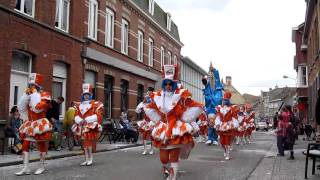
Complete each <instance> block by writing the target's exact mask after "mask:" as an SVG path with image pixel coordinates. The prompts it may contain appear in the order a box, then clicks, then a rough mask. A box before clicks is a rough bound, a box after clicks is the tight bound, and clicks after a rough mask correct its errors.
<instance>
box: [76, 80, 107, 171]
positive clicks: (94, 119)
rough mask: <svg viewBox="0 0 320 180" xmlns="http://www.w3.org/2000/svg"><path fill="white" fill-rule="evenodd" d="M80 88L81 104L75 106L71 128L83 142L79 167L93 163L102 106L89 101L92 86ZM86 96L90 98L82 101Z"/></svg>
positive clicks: (100, 127)
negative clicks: (81, 161)
mask: <svg viewBox="0 0 320 180" xmlns="http://www.w3.org/2000/svg"><path fill="white" fill-rule="evenodd" d="M82 88H83V95H82V96H83V97H82V102H81V103H80V104H76V106H75V107H76V113H75V118H74V120H75V123H74V125H73V126H72V131H73V133H74V134H75V135H76V136H78V137H80V138H81V139H82V140H83V147H84V150H85V162H83V163H82V164H81V165H83V166H85V165H87V166H89V165H91V164H92V163H93V155H92V148H93V147H95V145H96V142H97V140H98V138H99V135H100V132H101V131H102V126H101V123H102V112H103V104H102V103H101V102H99V101H94V100H92V99H91V97H92V86H91V85H90V84H83V86H82ZM86 94H87V95H88V96H90V98H88V99H84V96H85V95H86Z"/></svg>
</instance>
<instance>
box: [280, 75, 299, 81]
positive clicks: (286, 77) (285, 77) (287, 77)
mask: <svg viewBox="0 0 320 180" xmlns="http://www.w3.org/2000/svg"><path fill="white" fill-rule="evenodd" d="M283 78H284V79H292V80H295V81H297V79H295V78H292V77H289V76H286V75H283Z"/></svg>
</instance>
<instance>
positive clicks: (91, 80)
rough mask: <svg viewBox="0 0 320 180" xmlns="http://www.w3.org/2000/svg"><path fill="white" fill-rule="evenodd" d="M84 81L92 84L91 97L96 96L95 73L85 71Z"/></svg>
mask: <svg viewBox="0 0 320 180" xmlns="http://www.w3.org/2000/svg"><path fill="white" fill-rule="evenodd" d="M84 82H85V83H88V84H91V85H92V88H93V89H92V92H93V93H92V94H93V96H92V97H93V98H96V73H95V72H93V71H86V72H85V74H84Z"/></svg>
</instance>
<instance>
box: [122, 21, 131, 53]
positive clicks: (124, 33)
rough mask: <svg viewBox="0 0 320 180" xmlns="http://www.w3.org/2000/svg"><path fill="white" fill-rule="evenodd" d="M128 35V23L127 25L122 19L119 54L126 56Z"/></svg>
mask: <svg viewBox="0 0 320 180" xmlns="http://www.w3.org/2000/svg"><path fill="white" fill-rule="evenodd" d="M128 33H129V23H128V21H126V20H124V19H122V25H121V52H122V53H123V54H128Z"/></svg>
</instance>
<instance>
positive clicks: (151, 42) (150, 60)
mask: <svg viewBox="0 0 320 180" xmlns="http://www.w3.org/2000/svg"><path fill="white" fill-rule="evenodd" d="M153 61H154V40H153V39H152V38H151V37H149V40H148V65H149V66H150V67H153V65H154V64H153Z"/></svg>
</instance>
